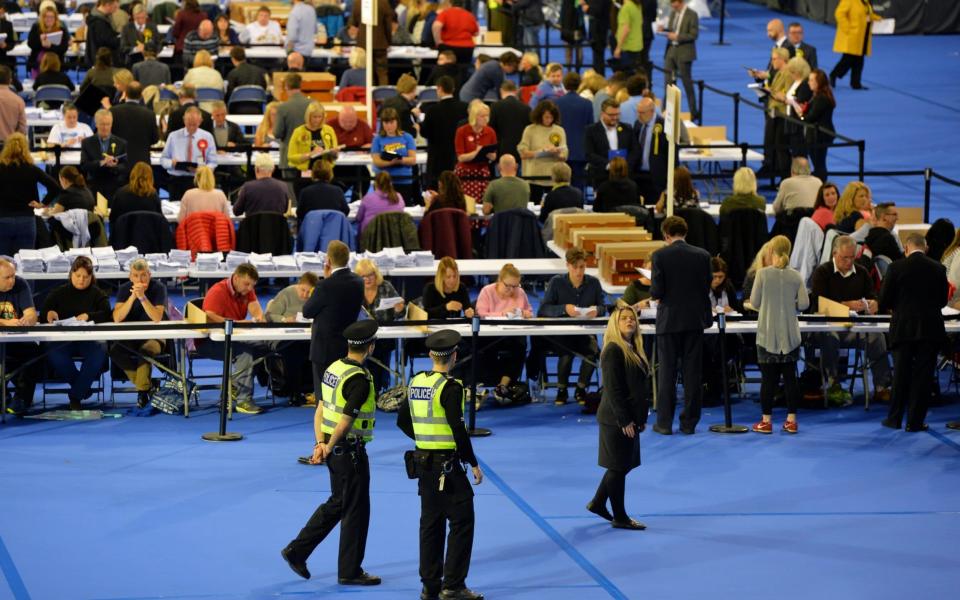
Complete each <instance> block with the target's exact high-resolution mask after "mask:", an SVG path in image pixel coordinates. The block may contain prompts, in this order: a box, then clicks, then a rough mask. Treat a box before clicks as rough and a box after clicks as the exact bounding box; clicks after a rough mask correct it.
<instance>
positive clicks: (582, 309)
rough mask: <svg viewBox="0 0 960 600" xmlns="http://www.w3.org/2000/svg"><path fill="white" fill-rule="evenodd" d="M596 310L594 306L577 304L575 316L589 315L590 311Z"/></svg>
mask: <svg viewBox="0 0 960 600" xmlns="http://www.w3.org/2000/svg"><path fill="white" fill-rule="evenodd" d="M595 310H597V307H596V306H578V307H577V316H578V317H589V316H590V313H591V312H592V311H595Z"/></svg>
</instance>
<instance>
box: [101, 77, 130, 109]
mask: <svg viewBox="0 0 960 600" xmlns="http://www.w3.org/2000/svg"><path fill="white" fill-rule="evenodd" d="M132 82H133V73H131V72H130V70H129V69H114V71H113V89H115V90H116V93H115V94H114V95H113V98H112V99H111V98H107V97H104V98H102V99H101V100H100V104H101V105H102V106H103V107H104V108H110V107H111V106H113V105H114V104H123V103H124V102H126V101H127V86H128V85H130V84H131V83H132Z"/></svg>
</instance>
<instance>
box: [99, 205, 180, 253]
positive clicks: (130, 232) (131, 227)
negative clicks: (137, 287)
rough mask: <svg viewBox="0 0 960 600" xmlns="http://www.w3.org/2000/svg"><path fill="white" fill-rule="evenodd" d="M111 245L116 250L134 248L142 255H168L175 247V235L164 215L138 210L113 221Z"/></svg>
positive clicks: (111, 224) (111, 225)
mask: <svg viewBox="0 0 960 600" xmlns="http://www.w3.org/2000/svg"><path fill="white" fill-rule="evenodd" d="M110 245H111V246H113V247H114V248H126V247H127V246H134V247H135V248H136V249H137V251H138V252H139V253H140V254H147V253H155V252H163V253H166V252H170V250H171V249H173V247H174V244H173V233H171V232H170V223H168V222H167V219H166V217H164V216H163V215H162V214H160V213H155V212H151V211H146V210H137V211H133V212H128V213H126V214H123V215H120V218H119V219H117V220H116V221H111V223H110Z"/></svg>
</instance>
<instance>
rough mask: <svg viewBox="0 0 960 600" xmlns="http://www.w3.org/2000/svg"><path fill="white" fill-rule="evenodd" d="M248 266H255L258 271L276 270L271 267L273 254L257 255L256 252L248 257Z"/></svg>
mask: <svg viewBox="0 0 960 600" xmlns="http://www.w3.org/2000/svg"><path fill="white" fill-rule="evenodd" d="M248 260H249V261H250V264H252V265H253V266H255V267H256V268H257V270H258V271H261V272H263V271H276V270H277V268H276V267H275V266H274V265H273V254H270V253H269V252H268V253H266V254H257V253H256V252H254V253H252V254H250V256H249V257H248Z"/></svg>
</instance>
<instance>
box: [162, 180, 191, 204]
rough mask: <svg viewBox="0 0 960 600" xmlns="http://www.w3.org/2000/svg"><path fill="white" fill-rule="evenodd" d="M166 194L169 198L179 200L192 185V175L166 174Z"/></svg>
mask: <svg viewBox="0 0 960 600" xmlns="http://www.w3.org/2000/svg"><path fill="white" fill-rule="evenodd" d="M166 187H167V194H168V195H169V196H170V199H171V200H179V199H180V198H182V197H183V195H184V194H185V193H186V192H187V190H189V189H190V188H192V187H194V183H193V175H168V176H167V186H166Z"/></svg>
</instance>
